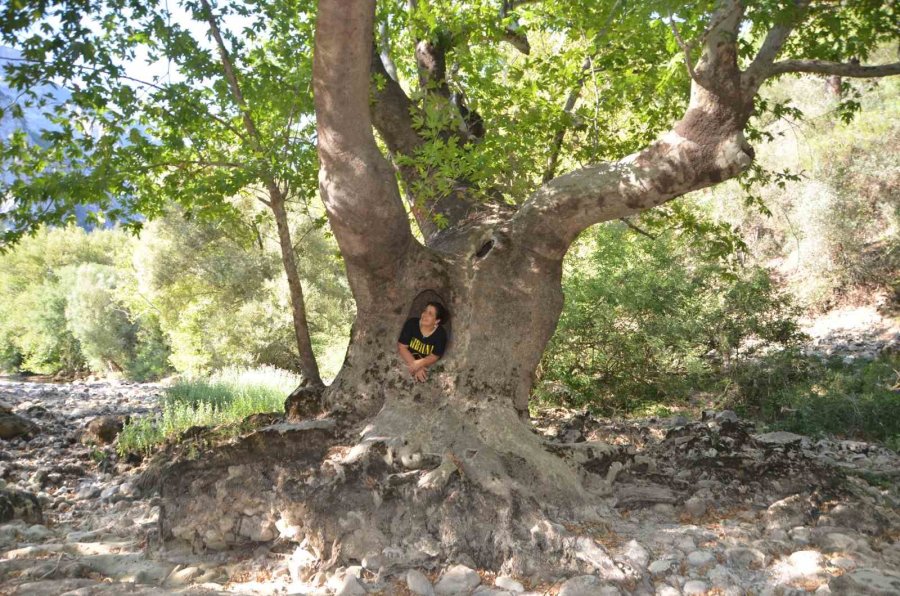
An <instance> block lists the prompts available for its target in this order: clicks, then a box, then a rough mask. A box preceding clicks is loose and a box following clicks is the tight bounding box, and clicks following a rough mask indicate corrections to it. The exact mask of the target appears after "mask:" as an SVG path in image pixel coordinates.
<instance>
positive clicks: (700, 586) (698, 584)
mask: <svg viewBox="0 0 900 596" xmlns="http://www.w3.org/2000/svg"><path fill="white" fill-rule="evenodd" d="M707 591H709V586H707V585H706V582H702V581H700V580H696V579H694V580H691V581H689V582H687V583H686V584H684V589H683V590H682V592H683V593H684V594H685V596H689V595H697V596H702V595H703V594H706V592H707Z"/></svg>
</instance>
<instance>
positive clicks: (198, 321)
mask: <svg viewBox="0 0 900 596" xmlns="http://www.w3.org/2000/svg"><path fill="white" fill-rule="evenodd" d="M242 209H245V207H242ZM246 209H248V210H249V209H251V208H250V207H246ZM245 215H246V214H245ZM262 215H264V214H262ZM265 221H266V218H265V217H262V216H261V217H260V218H259V219H257V220H254V226H255V227H251V226H248V225H239V223H240V222H234V221H232V222H224V223H223V222H203V221H193V220H192V221H189V220H185V219H184V218H183V217H182V216H181V214H180V213H171V214H168V215H166V216H164V217H161V218H160V219H158V220H156V221H154V222H152V223H151V224H150V225H148V226H147V228H146V229H145V231H144V232H143V233H142V235H141V243H140V246H139V249H138V252H137V257H136V259H135V261H136V264H137V269H138V272H139V273H138V278H139V279H140V281H141V284H140V288H139V293H140V294H141V295H143V296H146V297H147V298H148V299H149V300H151V301H152V302H153V303H154V304H155V305H156V306H157V308H158V309H159V322H160V325H161V327H162V329H163V332H164V334H165V336H166V338H167V340H168V343H169V344H170V345H171V347H172V356H171V362H172V364H173V365H174V367H175V368H176V369H177V370H178V371H180V372H184V373H187V374H190V375H194V376H199V375H204V374H207V373H209V372H210V371H212V370H218V369H221V368H224V367H230V366H238V367H251V366H259V365H270V366H275V367H278V368H282V369H286V370H297V369H298V368H299V362H298V356H297V341H296V337H295V335H294V328H293V319H292V317H291V306H290V302H289V295H288V288H287V281H286V275H285V273H284V270H283V265H282V262H281V256H280V252H279V249H278V247H277V244H276V243H275V242H274V239H275V238H276V237H277V234H276V233H275V232H274V231H273V230H267V229H266V228H265V225H264V224H265ZM295 227H297V228H298V229H297V230H295V231H294V237H295V238H302V239H303V240H302V243H301V244H300V248H299V249H298V251H297V255H296V256H297V261H298V268H299V269H300V275H301V278H302V279H303V287H304V294H305V302H306V311H307V319H308V321H309V327H310V335H311V340H312V343H313V349H314V351H315V353H316V356H317V357H318V358H319V364H320V368H321V370H322V375H323V376H324V377H326V378H327V377H328V376H331V375H333V374H336V372H337V366H339V364H340V360H339V359H337V358H335V357H334V354H335V353H337V354H338V356H339V357H342V356H343V353H344V351H345V349H346V344H347V340H348V338H349V326H350V321H351V319H352V314H353V301H352V298H351V296H350V291H349V288H348V286H347V282H346V279H345V276H344V273H343V268H342V264H341V261H340V259H339V257H337V256H336V246H335V245H334V243H333V241H332V240H330V239H328V238H327V237H326V236H325V235H324V233H323V232H322V230H319V229H317V228H316V227H315V225H313V222H312V221H310V220H309V219H308V218H300V221H299V223H296V222H295ZM254 232H255V233H254ZM264 239H268V240H264Z"/></svg>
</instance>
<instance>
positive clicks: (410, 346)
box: [397, 302, 450, 383]
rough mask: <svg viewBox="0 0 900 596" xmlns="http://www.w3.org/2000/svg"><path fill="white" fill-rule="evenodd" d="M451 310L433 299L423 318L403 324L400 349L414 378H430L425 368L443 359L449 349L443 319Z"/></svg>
mask: <svg viewBox="0 0 900 596" xmlns="http://www.w3.org/2000/svg"><path fill="white" fill-rule="evenodd" d="M449 316H450V313H449V312H447V309H446V308H444V305H443V304H441V303H440V302H429V303H428V304H426V305H425V309H424V310H423V311H422V314H421V315H420V316H419V318H418V319H417V318H415V317H414V318H411V319H408V320H407V321H406V323H405V324H404V325H403V330H402V331H401V332H400V338H399V339H398V340H397V352H398V353H399V354H400V357H401V358H402V359H403V362H404V363H405V364H406V369H407V370H408V371H409V374H410V375H412V377H413V378H414V379H415V380H417V381H419V382H420V383H421V382H424V381H425V379H427V378H428V374H427V373H426V372H425V369H426V368H428V367H429V366H431V365H432V364H434V363H435V362H437V361H438V360H440V358H441V356H443V355H444V350H445V349H446V348H447V332H446V331H445V330H444V328H443V327H441V326H440V325H441V322H445V323H446V321H447V320H449Z"/></svg>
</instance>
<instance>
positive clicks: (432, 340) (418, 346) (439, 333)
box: [397, 319, 447, 360]
mask: <svg viewBox="0 0 900 596" xmlns="http://www.w3.org/2000/svg"><path fill="white" fill-rule="evenodd" d="M397 341H398V342H400V343H401V344H403V345H405V346H408V347H409V351H410V352H411V353H412V355H413V358H415V359H416V360H418V359H420V358H424V357H425V356H430V355H431V354H434V355H435V356H437V357H438V358H440V357H441V356H443V355H444V349H445V348H446V347H447V332H446V331H444V328H443V327H441V326H440V325H438V327H437V329H435V330H434V332H433V333H432V334H431V335H429V336H428V337H424V336H423V335H422V331H421V330H420V329H419V319H409V320H407V321H406V323H405V324H404V325H403V331H401V332H400V339H398V340H397Z"/></svg>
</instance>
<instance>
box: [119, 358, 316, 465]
mask: <svg viewBox="0 0 900 596" xmlns="http://www.w3.org/2000/svg"><path fill="white" fill-rule="evenodd" d="M300 380H301V379H300V377H299V375H296V374H294V373H290V372H287V371H283V370H279V369H276V368H273V367H259V368H254V369H238V368H229V369H225V370H223V371H220V372H218V373H216V374H214V375H212V376H210V377H208V378H202V379H189V380H183V381H179V382H178V383H176V384H175V385H173V386H172V387H170V388H168V389H166V391H165V395H164V397H163V399H162V402H161V404H160V407H161V412H160V413H159V414H157V415H155V416H145V417H141V418H138V419H135V420H133V421H131V422H129V423H128V424H126V425H125V428H124V429H123V430H122V433H121V435H120V436H119V440H118V449H119V452H120V453H122V454H124V453H129V452H136V453H144V454H148V453H151V452H152V451H153V450H154V449H155V448H156V447H158V446H159V445H160V444H161V443H163V442H164V441H166V440H167V439H172V438H175V437H178V436H179V435H180V434H181V433H183V432H184V431H186V430H187V429H189V428H191V427H194V426H204V427H213V426H221V427H223V428H222V429H221V430H222V434H224V435H228V434H234V433H238V432H240V430H241V429H240V427H239V426H238V423H240V422H241V421H242V420H243V419H245V418H246V417H247V416H250V415H251V414H257V413H260V412H279V413H281V412H283V411H284V400H285V398H286V397H287V396H288V394H290V392H291V391H293V390H294V389H295V388H296V387H297V386H298V385H299V384H300Z"/></svg>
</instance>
